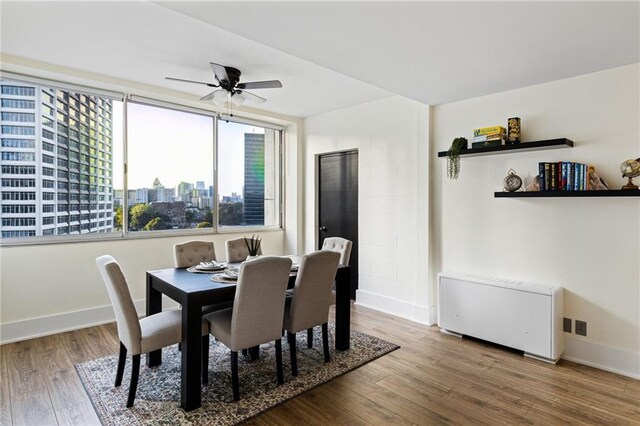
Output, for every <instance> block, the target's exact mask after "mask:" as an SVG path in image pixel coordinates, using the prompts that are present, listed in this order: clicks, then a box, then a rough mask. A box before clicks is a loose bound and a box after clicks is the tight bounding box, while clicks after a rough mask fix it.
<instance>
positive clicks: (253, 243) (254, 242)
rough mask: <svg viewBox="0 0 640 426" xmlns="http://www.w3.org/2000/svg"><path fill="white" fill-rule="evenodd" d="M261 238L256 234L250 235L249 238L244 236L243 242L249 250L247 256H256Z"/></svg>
mask: <svg viewBox="0 0 640 426" xmlns="http://www.w3.org/2000/svg"><path fill="white" fill-rule="evenodd" d="M261 241H262V239H261V238H260V236H258V235H252V236H251V238H247V237H244V243H245V244H246V245H247V250H249V256H257V255H258V251H259V250H260V242H261Z"/></svg>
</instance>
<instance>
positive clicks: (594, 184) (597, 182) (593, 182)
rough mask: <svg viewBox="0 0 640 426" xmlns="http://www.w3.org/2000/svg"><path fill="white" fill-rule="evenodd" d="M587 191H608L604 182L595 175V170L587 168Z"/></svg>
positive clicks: (591, 167)
mask: <svg viewBox="0 0 640 426" xmlns="http://www.w3.org/2000/svg"><path fill="white" fill-rule="evenodd" d="M588 176H589V190H590V191H605V190H607V189H609V187H608V186H607V184H606V182H605V181H604V180H603V179H602V178H601V177H600V176H599V175H598V174H597V173H596V168H595V167H593V166H589V173H588Z"/></svg>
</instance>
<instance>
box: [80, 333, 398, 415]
mask: <svg viewBox="0 0 640 426" xmlns="http://www.w3.org/2000/svg"><path fill="white" fill-rule="evenodd" d="M329 335H330V340H331V341H330V347H331V348H332V349H331V362H329V363H325V362H324V356H323V353H322V338H321V333H320V330H319V328H318V329H317V330H316V332H315V333H314V344H313V348H312V349H308V348H307V333H306V332H305V333H298V344H297V355H298V376H297V377H293V376H292V375H291V364H290V361H289V345H288V344H286V343H284V342H285V340H286V339H283V344H282V358H283V365H284V378H285V383H284V385H281V386H277V382H276V371H275V344H274V343H271V344H269V345H267V344H265V345H261V346H260V357H259V359H257V360H254V361H251V359H250V358H249V357H245V356H242V355H240V356H239V361H238V371H239V378H240V401H238V402H235V403H234V402H232V401H231V400H232V395H231V361H230V358H231V357H230V352H229V349H228V348H227V347H225V346H224V345H223V344H221V343H218V342H216V341H214V340H213V339H212V343H211V347H210V354H209V383H208V384H207V385H206V386H203V387H202V407H201V408H199V409H196V410H193V411H189V412H185V411H184V410H183V409H182V408H181V407H180V352H178V350H177V345H174V346H172V347H169V348H165V349H164V350H163V351H162V365H160V366H159V367H154V368H148V367H147V366H146V360H145V357H144V355H143V356H142V360H141V361H142V362H141V364H142V365H141V368H140V379H139V381H138V391H137V394H136V400H135V405H134V406H133V408H130V409H127V408H126V407H125V403H126V400H127V395H128V392H129V379H130V377H131V357H127V358H128V359H127V365H126V368H125V373H124V379H123V381H122V385H121V386H120V387H119V388H116V387H114V386H113V382H114V379H115V373H116V366H117V363H118V359H117V356H116V355H114V356H108V357H104V358H99V359H95V360H92V361H88V362H84V363H82V364H77V365H76V370H77V372H78V375H79V376H80V379H81V380H82V383H83V384H84V387H85V389H86V391H87V394H88V395H89V397H90V398H91V402H92V403H93V406H94V408H95V410H96V413H97V414H98V417H99V418H100V421H101V422H102V424H103V425H105V426H107V425H118V426H120V425H233V424H238V423H241V422H244V421H246V420H248V419H250V418H253V417H255V416H257V415H259V414H261V413H263V412H265V411H267V410H269V409H271V408H273V407H275V406H277V405H279V404H281V403H283V402H285V401H287V400H289V399H291V398H293V397H295V396H297V395H300V394H301V393H303V392H305V391H308V390H309V389H313V388H314V387H316V386H318V385H321V384H323V383H326V382H328V381H329V380H331V379H334V378H336V377H338V376H340V375H342V374H345V373H347V372H349V371H351V370H354V369H356V368H358V367H360V366H362V365H364V364H366V363H368V362H371V361H373V360H374V359H376V358H379V357H381V356H383V355H385V354H387V353H389V352H391V351H394V350H396V349H398V348H399V346H398V345H395V344H393V343H389V342H387V341H384V340H382V339H378V338H376V337H373V336H369V335H367V334H364V333H361V332H358V331H353V330H352V331H351V349H349V350H348V351H344V352H341V351H335V349H334V343H333V339H332V337H333V324H329ZM114 351H115V350H114Z"/></svg>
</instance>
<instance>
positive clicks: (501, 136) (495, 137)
mask: <svg viewBox="0 0 640 426" xmlns="http://www.w3.org/2000/svg"><path fill="white" fill-rule="evenodd" d="M496 140H504V141H506V140H507V135H506V134H505V133H494V134H490V135H480V136H474V137H473V141H474V142H486V141H496Z"/></svg>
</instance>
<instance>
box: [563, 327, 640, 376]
mask: <svg viewBox="0 0 640 426" xmlns="http://www.w3.org/2000/svg"><path fill="white" fill-rule="evenodd" d="M561 358H562V359H566V360H567V361H572V362H576V363H578V364H583V365H588V366H589V367H594V368H598V369H600V370H605V371H609V372H611V373H616V374H620V375H623V376H627V377H631V378H634V379H640V354H637V353H634V352H631V351H626V350H623V349H618V348H612V347H610V346H605V345H602V344H599V343H595V342H590V341H588V340H583V339H576V338H574V337H570V336H569V335H567V334H565V336H564V353H563V354H562V357H561Z"/></svg>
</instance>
